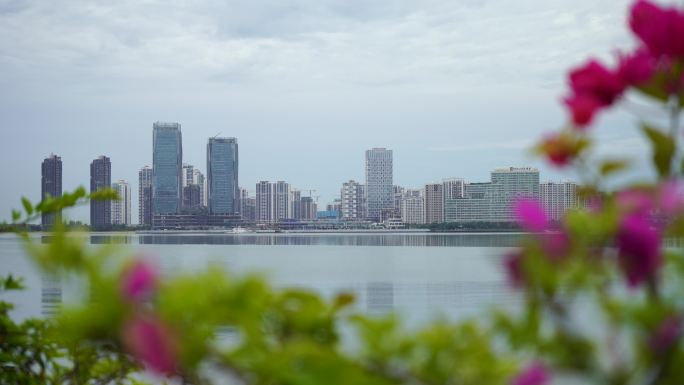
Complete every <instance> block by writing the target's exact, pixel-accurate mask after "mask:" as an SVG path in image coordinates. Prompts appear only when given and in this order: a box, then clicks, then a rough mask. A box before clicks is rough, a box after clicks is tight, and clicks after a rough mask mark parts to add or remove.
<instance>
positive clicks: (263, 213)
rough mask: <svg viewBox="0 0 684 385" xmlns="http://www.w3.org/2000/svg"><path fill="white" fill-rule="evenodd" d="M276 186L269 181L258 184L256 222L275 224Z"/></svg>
mask: <svg viewBox="0 0 684 385" xmlns="http://www.w3.org/2000/svg"><path fill="white" fill-rule="evenodd" d="M275 197H276V194H275V185H274V184H273V183H270V182H268V181H261V182H259V183H257V184H256V205H255V220H256V222H257V223H275V222H276V219H275V218H276V215H275V207H276V202H275Z"/></svg>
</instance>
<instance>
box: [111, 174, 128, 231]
mask: <svg viewBox="0 0 684 385" xmlns="http://www.w3.org/2000/svg"><path fill="white" fill-rule="evenodd" d="M112 189H114V190H115V191H116V192H117V193H118V194H119V200H113V201H111V205H112V224H113V225H124V226H130V225H131V187H130V185H129V184H128V182H126V181H125V180H119V181H117V182H114V183H112Z"/></svg>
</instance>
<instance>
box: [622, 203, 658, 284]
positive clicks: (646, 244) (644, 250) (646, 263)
mask: <svg viewBox="0 0 684 385" xmlns="http://www.w3.org/2000/svg"><path fill="white" fill-rule="evenodd" d="M615 241H616V245H617V248H618V253H619V261H620V268H621V269H622V270H623V273H624V274H625V277H626V278H627V284H628V286H629V287H637V286H639V285H640V284H642V283H644V282H646V281H647V280H649V279H652V278H655V276H656V274H657V273H658V270H659V268H660V266H661V265H662V255H661V242H660V231H658V229H656V228H654V227H653V226H651V224H650V221H649V217H648V216H647V215H643V214H629V215H627V216H625V217H624V218H623V219H622V221H621V222H620V228H619V230H618V233H617V237H616V239H615Z"/></svg>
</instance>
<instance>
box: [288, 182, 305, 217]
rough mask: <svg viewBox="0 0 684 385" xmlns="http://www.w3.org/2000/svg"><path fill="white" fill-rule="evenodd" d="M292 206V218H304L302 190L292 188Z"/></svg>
mask: <svg viewBox="0 0 684 385" xmlns="http://www.w3.org/2000/svg"><path fill="white" fill-rule="evenodd" d="M290 207H292V215H291V217H292V219H301V218H302V192H301V191H299V190H297V189H293V190H290Z"/></svg>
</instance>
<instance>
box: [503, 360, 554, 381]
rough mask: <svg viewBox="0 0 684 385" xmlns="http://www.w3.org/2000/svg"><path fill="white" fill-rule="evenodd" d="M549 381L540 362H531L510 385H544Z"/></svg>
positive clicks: (549, 377)
mask: <svg viewBox="0 0 684 385" xmlns="http://www.w3.org/2000/svg"><path fill="white" fill-rule="evenodd" d="M550 380H551V376H550V375H549V373H548V372H547V370H546V368H545V367H544V365H543V364H541V363H540V362H533V363H531V364H530V365H528V366H527V367H526V368H525V369H524V370H523V371H522V372H520V374H518V375H517V376H516V377H515V378H514V379H513V381H511V385H544V384H547V383H548V382H549V381H550Z"/></svg>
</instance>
